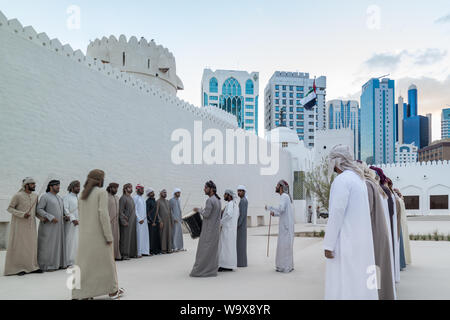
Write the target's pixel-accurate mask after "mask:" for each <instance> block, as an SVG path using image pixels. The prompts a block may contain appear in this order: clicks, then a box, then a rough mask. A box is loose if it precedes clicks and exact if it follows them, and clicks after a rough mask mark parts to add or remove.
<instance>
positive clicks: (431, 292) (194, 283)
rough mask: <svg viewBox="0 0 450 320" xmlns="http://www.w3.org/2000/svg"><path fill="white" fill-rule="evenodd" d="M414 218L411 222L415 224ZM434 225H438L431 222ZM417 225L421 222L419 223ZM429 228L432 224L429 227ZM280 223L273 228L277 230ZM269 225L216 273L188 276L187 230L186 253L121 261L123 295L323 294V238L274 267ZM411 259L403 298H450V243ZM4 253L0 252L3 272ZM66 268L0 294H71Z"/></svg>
mask: <svg viewBox="0 0 450 320" xmlns="http://www.w3.org/2000/svg"><path fill="white" fill-rule="evenodd" d="M415 223H416V222H414V221H411V222H410V229H414V228H415V227H414V225H415ZM432 227H434V226H432ZM417 228H419V227H417ZM427 228H428V226H427ZM277 229H278V227H277V226H276V227H274V228H273V229H272V230H273V232H274V233H276V232H277ZM312 230H320V227H313V226H311V225H296V231H312ZM265 235H267V227H258V228H251V229H249V237H248V258H249V267H248V268H245V269H239V270H238V271H236V272H233V273H224V274H219V276H218V277H217V278H208V279H197V278H195V279H194V278H190V277H189V272H190V270H191V268H192V265H193V263H194V259H195V251H196V247H197V240H192V239H191V238H190V237H189V236H188V235H185V238H184V240H185V245H186V248H187V250H188V251H187V252H182V253H177V254H172V255H162V256H156V257H147V258H142V259H138V260H131V261H125V262H118V263H117V269H118V277H119V283H120V286H121V287H124V288H125V289H126V290H127V294H126V296H125V297H124V298H123V299H124V300H125V299H138V300H141V299H146V300H166V299H174V300H181V299H192V300H215V299H224V300H227V299H237V300H244V299H256V300H263V299H275V300H276V299H286V300H298V299H323V288H324V273H325V259H324V258H323V254H322V239H320V238H296V239H295V243H294V263H295V271H294V272H292V273H290V274H280V273H277V272H275V271H274V261H275V250H276V241H277V239H276V237H271V241H270V257H269V258H267V256H266V245H267V237H266V236H265ZM411 247H412V258H413V264H412V265H411V266H409V267H408V270H407V271H404V272H402V274H401V275H402V281H401V283H400V284H399V285H398V297H399V299H450V242H422V241H412V242H411ZM4 259H5V252H4V251H3V252H0V274H3V268H4ZM67 277H68V275H67V274H66V273H65V271H58V272H52V273H45V274H33V275H27V276H24V277H17V276H13V277H4V276H0V299H26V300H27V299H57V300H60V299H69V298H70V295H69V291H68V289H67V288H66V285H65V284H66V280H67Z"/></svg>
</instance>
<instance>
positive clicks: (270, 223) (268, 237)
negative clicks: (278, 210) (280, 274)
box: [267, 214, 272, 257]
mask: <svg viewBox="0 0 450 320" xmlns="http://www.w3.org/2000/svg"><path fill="white" fill-rule="evenodd" d="M271 226H272V214H270V218H269V233H268V234H267V257H269V244H270V227H271Z"/></svg>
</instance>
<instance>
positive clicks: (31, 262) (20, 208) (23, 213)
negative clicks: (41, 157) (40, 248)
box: [5, 178, 41, 276]
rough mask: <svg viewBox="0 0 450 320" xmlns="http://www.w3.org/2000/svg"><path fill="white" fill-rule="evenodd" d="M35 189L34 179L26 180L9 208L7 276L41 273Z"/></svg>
mask: <svg viewBox="0 0 450 320" xmlns="http://www.w3.org/2000/svg"><path fill="white" fill-rule="evenodd" d="M35 189H36V182H35V181H34V180H33V179H32V178H26V179H24V180H23V183H22V189H20V191H19V192H18V193H16V194H15V195H14V197H13V198H12V199H11V202H10V204H9V206H8V212H9V213H11V214H12V218H11V226H10V231H9V242H8V251H7V252H6V261H5V276H10V275H16V274H17V275H20V276H23V275H25V274H27V273H32V272H41V270H40V269H39V265H38V262H37V229H36V205H37V195H36V194H34V193H33V192H34V191H35Z"/></svg>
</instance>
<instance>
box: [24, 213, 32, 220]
mask: <svg viewBox="0 0 450 320" xmlns="http://www.w3.org/2000/svg"><path fill="white" fill-rule="evenodd" d="M23 217H24V218H25V219H28V218H29V217H31V215H30V214H29V213H25V215H24V216H23Z"/></svg>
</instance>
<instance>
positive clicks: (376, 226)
mask: <svg viewBox="0 0 450 320" xmlns="http://www.w3.org/2000/svg"><path fill="white" fill-rule="evenodd" d="M358 163H359V166H360V168H361V169H362V170H363V171H364V177H365V180H366V185H367V193H368V197H369V207H370V219H371V222H372V236H373V247H374V254H375V264H376V265H377V266H378V268H379V269H378V270H379V274H378V275H377V276H378V281H379V288H378V297H379V299H380V300H395V299H396V292H395V281H394V278H393V272H392V266H393V261H392V259H393V256H392V255H391V239H390V235H389V228H388V225H387V222H386V218H385V213H384V204H383V199H387V195H386V194H385V193H384V191H383V189H381V187H380V185H379V184H378V182H377V181H376V180H375V176H376V173H375V171H373V170H371V169H369V167H368V166H367V165H366V164H365V163H360V162H358Z"/></svg>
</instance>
